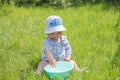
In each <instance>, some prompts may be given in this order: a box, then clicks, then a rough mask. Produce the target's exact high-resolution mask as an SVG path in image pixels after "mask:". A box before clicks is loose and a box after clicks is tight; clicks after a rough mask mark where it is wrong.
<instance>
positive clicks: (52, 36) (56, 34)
mask: <svg viewBox="0 0 120 80" xmlns="http://www.w3.org/2000/svg"><path fill="white" fill-rule="evenodd" d="M61 36H62V32H54V33H51V34H48V37H49V38H51V39H54V40H58V39H59V38H60V37H61Z"/></svg>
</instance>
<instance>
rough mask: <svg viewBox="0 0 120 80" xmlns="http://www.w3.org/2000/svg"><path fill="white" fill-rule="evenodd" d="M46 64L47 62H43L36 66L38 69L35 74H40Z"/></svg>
mask: <svg viewBox="0 0 120 80" xmlns="http://www.w3.org/2000/svg"><path fill="white" fill-rule="evenodd" d="M47 64H48V62H47V61H45V60H43V61H41V62H40V63H39V64H38V68H37V73H38V74H39V73H41V72H42V71H43V68H44V67H45V66H46V65H47Z"/></svg>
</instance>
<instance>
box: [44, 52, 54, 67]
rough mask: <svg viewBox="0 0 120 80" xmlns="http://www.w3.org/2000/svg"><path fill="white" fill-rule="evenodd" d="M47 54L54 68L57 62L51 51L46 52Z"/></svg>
mask: <svg viewBox="0 0 120 80" xmlns="http://www.w3.org/2000/svg"><path fill="white" fill-rule="evenodd" d="M45 54H46V57H47V58H48V60H49V64H50V65H51V66H52V68H54V67H55V64H56V61H55V59H54V58H53V55H52V53H51V51H50V50H48V51H46V52H45Z"/></svg>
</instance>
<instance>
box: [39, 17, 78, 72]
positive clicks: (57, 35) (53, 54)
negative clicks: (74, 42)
mask: <svg viewBox="0 0 120 80" xmlns="http://www.w3.org/2000/svg"><path fill="white" fill-rule="evenodd" d="M63 31H66V29H65V28H64V26H63V22H62V19H61V18H60V17H59V16H49V17H48V18H47V19H46V30H45V34H47V35H48V36H47V38H46V39H45V41H44V54H43V55H42V61H41V62H40V63H39V64H38V68H37V73H38V74H39V73H41V72H42V71H43V68H44V67H45V66H46V65H47V64H50V65H51V67H53V68H54V67H55V65H56V62H57V61H67V62H70V63H72V64H73V65H74V68H75V70H80V69H79V67H78V66H77V64H76V63H75V61H73V60H71V54H72V52H71V47H70V45H69V43H68V40H67V38H66V36H63V35H62V32H63Z"/></svg>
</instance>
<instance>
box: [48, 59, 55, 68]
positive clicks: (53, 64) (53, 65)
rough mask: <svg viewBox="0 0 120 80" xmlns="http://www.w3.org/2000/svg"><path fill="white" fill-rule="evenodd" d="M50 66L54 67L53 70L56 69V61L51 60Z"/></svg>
mask: <svg viewBox="0 0 120 80" xmlns="http://www.w3.org/2000/svg"><path fill="white" fill-rule="evenodd" d="M49 64H50V66H51V67H52V68H55V67H56V66H55V65H56V61H55V60H54V59H53V60H50V61H49Z"/></svg>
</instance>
